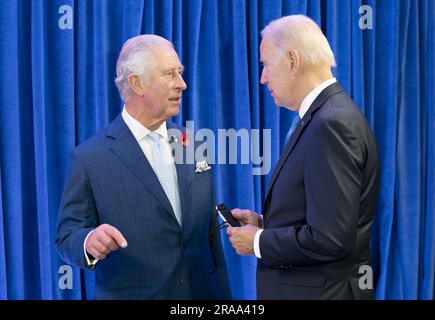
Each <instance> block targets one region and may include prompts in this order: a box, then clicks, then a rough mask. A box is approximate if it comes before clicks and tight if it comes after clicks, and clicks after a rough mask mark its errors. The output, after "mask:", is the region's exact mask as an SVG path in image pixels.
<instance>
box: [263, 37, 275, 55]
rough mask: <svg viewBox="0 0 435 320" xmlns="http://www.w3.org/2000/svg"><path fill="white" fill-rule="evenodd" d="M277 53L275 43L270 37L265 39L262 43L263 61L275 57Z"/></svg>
mask: <svg viewBox="0 0 435 320" xmlns="http://www.w3.org/2000/svg"><path fill="white" fill-rule="evenodd" d="M275 51H276V45H275V44H274V43H273V41H272V40H271V39H270V38H268V37H264V38H263V39H262V40H261V43H260V56H261V59H262V60H264V59H268V58H271V57H273V55H274V53H275Z"/></svg>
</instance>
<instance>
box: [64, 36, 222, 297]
mask: <svg viewBox="0 0 435 320" xmlns="http://www.w3.org/2000/svg"><path fill="white" fill-rule="evenodd" d="M182 71H183V66H182V65H181V64H180V61H179V59H178V56H177V54H176V52H175V50H174V48H173V46H172V44H171V43H170V42H168V41H167V40H165V39H163V38H161V37H158V36H154V35H141V36H137V37H134V38H132V39H130V40H128V41H127V42H126V43H125V44H124V46H123V48H122V50H121V53H120V55H119V58H118V62H117V70H116V73H117V78H116V80H115V82H116V85H117V86H118V89H119V91H120V94H121V97H122V99H123V100H124V101H125V107H124V109H123V111H122V114H121V115H119V116H118V117H117V118H116V119H115V120H114V121H113V122H112V123H111V124H110V125H109V126H108V127H107V128H106V129H104V130H103V131H102V132H101V133H99V134H97V135H96V136H95V137H93V138H91V139H90V140H88V141H86V142H84V143H83V144H81V145H80V146H78V147H77V148H76V149H75V150H74V152H73V154H72V164H71V169H70V172H69V175H68V177H67V180H66V185H65V189H64V192H63V196H62V200H61V205H60V212H59V218H58V227H57V240H56V246H57V250H58V252H59V254H60V256H61V257H62V258H63V259H64V260H65V261H66V262H68V263H70V264H74V265H78V266H80V267H82V268H92V269H93V268H95V273H96V290H95V292H96V293H95V297H96V298H97V299H222V298H225V299H229V298H230V292H229V286H228V282H227V274H226V267H225V261H224V256H223V252H222V248H221V243H220V238H219V232H216V229H217V220H216V215H215V213H214V212H215V211H214V209H213V201H214V200H213V188H212V175H211V170H209V169H210V167H209V166H208V165H204V161H201V162H200V163H199V164H200V165H199V166H198V164H197V166H195V165H194V164H185V163H180V162H177V161H174V156H173V153H172V150H171V143H177V139H173V138H172V136H171V134H170V133H169V132H170V130H174V129H178V130H179V132H182V131H183V128H180V127H177V126H176V125H175V124H173V123H171V122H169V121H167V120H168V119H169V118H170V117H173V116H176V115H177V114H178V112H179V105H180V103H181V97H182V91H183V90H184V89H186V83H185V82H184V81H183V78H182V76H181V73H182ZM174 141H175V142H174ZM178 142H180V140H178Z"/></svg>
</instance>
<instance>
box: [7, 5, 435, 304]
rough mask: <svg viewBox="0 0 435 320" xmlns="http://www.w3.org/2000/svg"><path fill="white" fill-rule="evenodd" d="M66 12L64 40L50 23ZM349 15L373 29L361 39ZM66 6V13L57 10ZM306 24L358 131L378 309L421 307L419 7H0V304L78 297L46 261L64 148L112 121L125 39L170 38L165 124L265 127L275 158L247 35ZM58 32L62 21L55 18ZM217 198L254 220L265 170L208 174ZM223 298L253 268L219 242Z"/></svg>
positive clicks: (430, 28) (427, 90) (427, 284)
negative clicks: (370, 207)
mask: <svg viewBox="0 0 435 320" xmlns="http://www.w3.org/2000/svg"><path fill="white" fill-rule="evenodd" d="M65 5H66V6H70V8H71V12H72V18H73V22H72V24H71V27H72V29H68V28H66V29H62V28H61V27H60V26H62V25H64V24H65V23H68V22H71V20H65V16H64V15H65V14H67V12H68V7H66V9H65V7H62V6H65ZM361 5H369V6H370V7H371V8H372V10H373V29H360V27H359V19H360V17H361V14H360V13H359V8H360V6H361ZM65 10H66V11H65ZM299 13H301V14H306V15H308V16H310V17H312V18H313V19H314V20H315V21H316V22H317V23H319V24H320V25H321V27H322V29H323V31H324V32H325V34H326V35H327V38H328V39H329V41H330V43H331V45H332V48H333V50H334V52H335V55H336V59H337V62H338V67H337V68H335V69H334V73H335V75H336V77H337V78H338V80H339V81H340V82H341V83H342V84H343V86H344V87H345V89H346V90H347V92H349V93H350V94H351V95H352V96H353V98H354V100H355V101H356V102H357V104H358V105H359V106H360V107H361V109H362V111H363V112H364V114H365V115H366V117H367V119H368V121H369V123H370V125H371V126H372V128H373V130H374V132H375V135H376V138H377V142H378V146H379V151H380V160H381V169H382V171H381V172H382V181H381V191H380V198H379V203H378V209H377V217H376V222H375V224H374V230H373V231H374V232H373V241H372V252H373V257H374V267H375V268H374V269H375V270H374V271H375V283H376V285H377V298H378V299H433V298H434V283H435V280H434V277H435V275H434V272H435V246H434V242H435V241H434V240H435V239H434V233H435V169H434V165H435V106H434V102H435V96H434V95H435V64H434V61H435V48H434V45H435V24H434V20H435V2H434V1H431V0H421V1H417V0H409V1H402V0H400V1H399V0H378V1H375V0H372V1H370V0H367V1H360V0H353V1H347V0H346V1H344V0H343V1H340V0H336V1H333V0H330V1H328V0H326V1H320V0H300V1H297V0H294V1H278V0H267V1H266V0H263V1H262V0H258V1H257V0H252V1H249V0H246V1H244V0H204V1H200V0H185V1H182V0H124V1H122V0H93V1H91V0H89V1H83V0H75V1H74V0H50V1H48V0H47V1H42V0H34V1H30V0H29V1H18V0H2V2H1V6H0V111H1V112H0V298H1V299H82V298H89V297H92V286H93V274H92V272H89V271H86V272H85V271H80V270H79V269H77V268H75V267H73V271H74V273H73V288H72V289H64V290H62V289H60V287H59V285H58V282H59V279H60V277H61V276H62V273H59V268H60V267H61V266H62V265H64V263H63V262H62V261H61V260H60V259H59V257H58V256H57V254H56V252H55V249H54V239H55V220H56V216H57V209H58V205H59V200H60V195H61V192H62V188H63V183H64V177H65V174H66V168H67V166H68V161H69V155H70V152H71V150H72V149H73V148H74V146H76V145H77V144H79V143H81V142H83V141H84V140H86V139H87V138H89V137H91V136H92V135H93V134H95V133H96V132H97V131H98V130H100V129H101V128H102V127H104V126H106V125H107V124H108V123H109V122H110V121H111V120H113V119H114V117H115V116H116V115H117V114H118V113H119V112H120V110H121V101H120V99H119V97H118V93H117V90H116V88H115V86H114V83H113V80H114V74H115V63H116V58H117V55H118V53H119V50H120V48H121V46H122V44H123V42H124V41H125V40H126V39H128V38H129V37H132V36H135V35H138V34H143V33H155V34H158V35H161V36H163V37H166V38H167V39H170V40H171V41H173V43H174V45H175V48H176V50H177V52H178V53H179V55H180V58H181V60H182V63H183V64H184V65H185V66H186V71H185V74H184V76H185V80H186V82H187V84H188V89H187V90H186V92H185V95H184V98H183V105H182V112H181V114H180V115H179V116H178V117H177V118H176V119H175V121H177V122H178V123H181V124H184V122H185V121H186V120H194V121H195V129H199V128H211V129H213V130H214V131H217V129H219V128H234V129H236V130H239V129H241V128H248V129H271V132H272V164H275V163H276V162H277V160H278V157H279V153H280V149H281V147H282V144H283V140H284V138H285V135H286V132H287V129H288V128H289V126H290V123H291V120H292V117H293V114H292V113H291V112H289V111H286V110H280V109H278V108H277V107H275V106H274V104H273V100H272V98H271V96H270V95H269V93H268V92H267V89H265V88H264V87H263V86H261V85H260V84H259V77H260V72H261V67H260V64H259V51H258V47H259V43H260V40H261V39H260V30H261V29H262V28H263V27H264V26H265V25H266V24H267V23H268V22H269V21H271V20H272V19H275V18H278V17H281V16H283V15H288V14H299ZM59 20H61V22H62V21H63V24H62V23H60V22H59ZM216 171H217V174H216V189H217V192H218V199H219V200H222V201H225V202H226V203H227V205H228V206H230V207H243V208H252V209H255V210H257V211H258V212H261V207H262V202H263V200H264V197H265V191H266V187H267V184H268V181H269V178H270V174H269V175H266V176H253V175H252V166H251V165H226V166H219V167H217V168H216ZM223 242H224V248H225V253H226V256H227V258H228V267H229V269H230V271H231V272H230V275H231V278H230V281H231V286H232V290H233V293H234V297H235V298H237V299H253V298H255V266H256V260H255V259H254V258H253V257H240V256H237V255H236V253H235V252H234V250H233V249H232V248H231V246H230V245H229V243H228V241H227V240H226V238H225V237H224V240H223Z"/></svg>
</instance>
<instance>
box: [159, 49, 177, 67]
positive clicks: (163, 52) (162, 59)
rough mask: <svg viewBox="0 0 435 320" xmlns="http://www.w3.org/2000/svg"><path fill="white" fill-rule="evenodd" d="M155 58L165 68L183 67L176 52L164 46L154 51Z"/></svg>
mask: <svg viewBox="0 0 435 320" xmlns="http://www.w3.org/2000/svg"><path fill="white" fill-rule="evenodd" d="M153 53H154V57H155V58H156V61H157V62H158V64H160V65H163V66H173V67H177V66H181V62H180V59H179V58H178V55H177V53H176V52H175V50H174V49H173V48H172V47H170V46H162V47H158V48H154V49H153Z"/></svg>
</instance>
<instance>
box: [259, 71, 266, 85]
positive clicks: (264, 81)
mask: <svg viewBox="0 0 435 320" xmlns="http://www.w3.org/2000/svg"><path fill="white" fill-rule="evenodd" d="M260 83H261V84H266V83H267V73H266V68H264V67H263V71H261V78H260Z"/></svg>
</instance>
